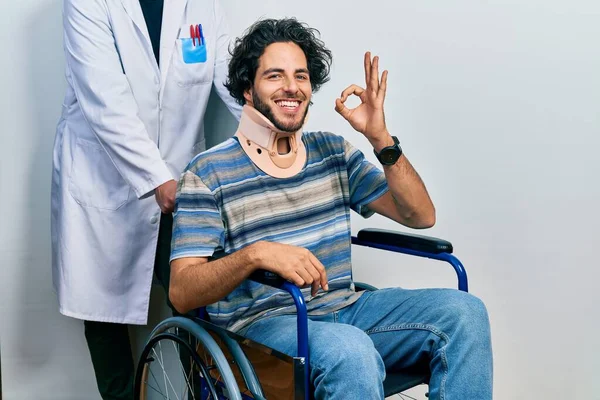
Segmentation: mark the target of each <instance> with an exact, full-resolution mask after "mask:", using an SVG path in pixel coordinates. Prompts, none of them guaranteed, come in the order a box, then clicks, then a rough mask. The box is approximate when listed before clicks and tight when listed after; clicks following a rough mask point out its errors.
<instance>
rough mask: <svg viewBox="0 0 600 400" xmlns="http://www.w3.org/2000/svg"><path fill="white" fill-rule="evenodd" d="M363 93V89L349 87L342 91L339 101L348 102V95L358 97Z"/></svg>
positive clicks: (355, 86)
mask: <svg viewBox="0 0 600 400" xmlns="http://www.w3.org/2000/svg"><path fill="white" fill-rule="evenodd" d="M364 91H365V89H363V88H362V87H360V86H358V85H350V86H348V87H347V88H346V89H344V91H343V92H342V94H341V95H340V99H341V100H342V102H345V101H346V100H348V97H349V96H350V95H352V94H354V95H356V96H358V97H360V96H361V95H362V94H363V93H364Z"/></svg>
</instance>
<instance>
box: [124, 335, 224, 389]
mask: <svg viewBox="0 0 600 400" xmlns="http://www.w3.org/2000/svg"><path fill="white" fill-rule="evenodd" d="M182 333H183V334H182ZM182 336H184V337H185V336H187V340H186V339H185V338H182ZM193 339H194V337H193V336H192V335H190V334H189V333H187V332H185V330H183V329H180V328H171V329H169V330H168V331H166V332H163V333H160V334H158V335H156V336H155V337H153V338H152V339H151V340H150V341H149V342H148V344H147V345H146V347H145V348H144V351H143V353H142V356H141V358H140V360H141V361H140V365H139V366H138V370H137V373H136V382H135V394H136V396H135V398H136V399H139V400H154V399H166V400H201V399H202V400H208V399H210V400H213V399H215V400H216V399H220V398H222V395H221V388H220V385H219V384H218V382H216V379H215V377H214V375H215V374H214V373H213V374H210V373H209V372H210V371H211V370H213V369H214V370H215V371H218V369H216V367H215V366H214V365H212V364H209V363H207V362H206V361H209V360H202V359H201V357H200V356H199V355H198V352H197V351H193V350H192V346H191V345H190V342H191V341H192V340H193ZM198 346H200V345H198ZM182 355H183V357H182ZM182 360H184V361H182ZM185 360H187V361H185ZM184 364H187V365H184Z"/></svg>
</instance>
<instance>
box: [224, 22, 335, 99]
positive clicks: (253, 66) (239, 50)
mask: <svg viewBox="0 0 600 400" xmlns="http://www.w3.org/2000/svg"><path fill="white" fill-rule="evenodd" d="M317 35H320V32H319V31H318V30H316V29H314V28H310V27H309V26H308V25H306V24H305V23H302V22H299V21H298V20H296V19H295V18H285V19H264V20H260V21H257V22H255V23H254V24H253V25H252V26H250V28H248V30H247V31H246V32H245V34H244V36H242V37H241V38H237V39H236V40H235V44H234V47H233V50H230V53H231V61H230V62H229V78H228V79H227V82H226V83H225V87H226V88H227V89H229V93H230V94H231V96H232V97H233V98H234V99H236V100H237V102H238V103H240V104H242V105H243V104H244V103H246V99H244V92H245V91H246V90H247V89H249V88H251V87H252V85H253V83H254V77H255V76H256V70H257V69H258V59H259V58H260V56H262V54H263V53H264V51H265V48H266V47H267V46H269V45H270V44H273V43H280V42H284V43H287V42H292V43H295V44H297V45H298V46H299V47H300V48H301V49H302V51H304V55H305V56H306V62H307V65H308V73H309V77H310V83H311V86H312V90H313V92H316V91H317V90H319V88H320V87H321V86H322V85H323V84H324V83H325V82H327V81H328V80H329V70H330V68H331V62H332V55H331V51H330V50H329V49H327V48H326V47H325V43H323V41H322V40H321V39H319V38H318V37H317Z"/></svg>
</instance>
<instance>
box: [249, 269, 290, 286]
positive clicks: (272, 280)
mask: <svg viewBox="0 0 600 400" xmlns="http://www.w3.org/2000/svg"><path fill="white" fill-rule="evenodd" d="M249 279H250V280H253V281H254V282H258V283H262V284H263V285H268V286H273V287H275V288H278V289H279V288H281V285H283V284H284V283H285V282H286V280H285V279H283V278H282V277H280V276H279V275H277V274H274V273H273V272H269V271H265V270H264V269H259V270H257V271H254V272H253V273H252V274H251V275H250V277H249Z"/></svg>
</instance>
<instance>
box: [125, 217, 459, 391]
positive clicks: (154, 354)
mask: <svg viewBox="0 0 600 400" xmlns="http://www.w3.org/2000/svg"><path fill="white" fill-rule="evenodd" d="M351 240H352V244H353V245H357V246H366V247H371V248H377V249H382V250H387V251H391V252H395V253H403V254H408V255H413V256H417V257H426V258H430V259H435V260H440V261H445V262H447V263H449V264H450V265H451V266H452V267H453V268H454V270H455V272H456V275H457V277H458V289H459V290H462V291H465V292H467V291H468V282H467V274H466V271H465V269H464V267H463V265H462V263H461V262H460V261H459V260H458V258H456V257H455V256H454V255H453V254H452V253H453V247H452V244H451V243H450V242H448V241H446V240H442V239H438V238H433V237H428V236H421V235H413V234H407V233H399V232H393V231H387V230H381V229H363V230H361V231H360V232H358V234H357V236H356V237H355V236H352V238H351ZM250 279H252V280H254V281H256V282H259V283H262V284H265V285H269V286H272V287H274V288H277V289H280V290H284V291H287V292H288V293H289V294H290V295H291V296H292V298H293V299H294V303H295V304H296V308H297V332H298V351H297V354H296V356H294V357H292V356H289V355H286V354H283V353H280V352H278V351H276V350H273V349H270V348H268V347H266V346H263V345H261V344H259V343H256V342H253V341H251V340H250V339H248V338H245V337H243V336H240V335H238V334H236V333H234V332H230V331H227V330H225V329H223V328H221V327H218V326H216V325H214V324H211V323H210V321H209V320H208V317H207V315H206V312H205V310H204V309H200V310H198V312H197V315H195V316H177V317H171V318H167V319H166V320H164V321H162V322H161V323H159V324H158V325H157V326H156V327H155V328H154V330H153V331H152V333H151V334H150V338H149V339H148V341H147V342H146V345H145V346H144V349H143V351H142V353H141V356H140V359H139V362H138V366H137V370H136V376H135V386H134V393H135V399H136V400H151V399H177V400H191V399H194V400H196V399H197V400H200V399H202V400H208V399H211V400H224V399H228V400H249V399H277V400H282V399H294V400H308V399H311V398H313V397H312V392H311V385H310V381H309V376H310V375H309V372H310V371H309V365H310V364H309V362H310V351H309V346H308V314H307V310H306V304H305V303H304V298H303V297H302V295H301V292H300V290H299V288H298V287H296V286H295V285H293V284H291V283H289V282H287V281H285V280H284V279H282V278H280V277H278V276H277V275H275V274H272V273H269V272H266V271H257V272H256V273H254V274H253V275H252V276H251V277H250ZM355 287H356V290H357V291H359V290H376V288H375V287H373V286H370V285H367V284H364V283H358V282H355ZM428 379H429V376H428V371H426V370H420V371H403V372H401V373H396V372H394V373H391V372H388V373H387V376H386V379H385V381H384V392H385V396H386V397H388V396H391V395H394V394H399V395H400V396H402V392H404V391H405V390H407V389H410V388H412V387H414V386H417V385H420V384H427V383H428ZM403 398H413V397H410V396H407V397H403Z"/></svg>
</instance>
